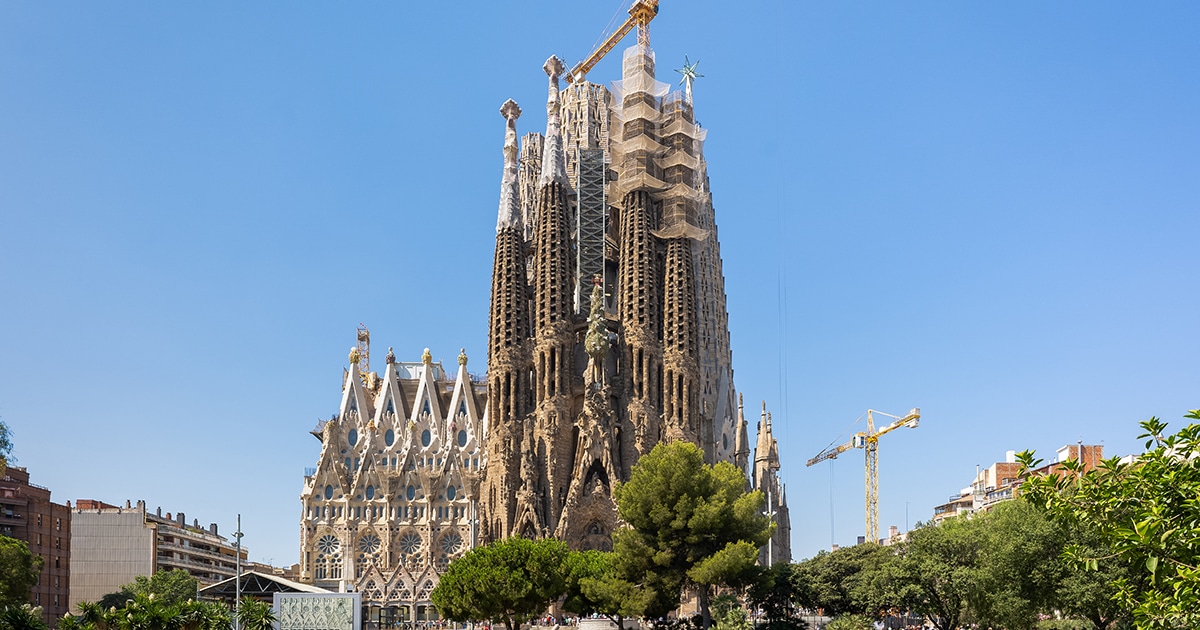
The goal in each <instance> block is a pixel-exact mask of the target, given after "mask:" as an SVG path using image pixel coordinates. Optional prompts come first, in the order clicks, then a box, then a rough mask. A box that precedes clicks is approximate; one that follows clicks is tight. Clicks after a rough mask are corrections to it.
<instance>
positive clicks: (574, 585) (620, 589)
mask: <svg viewBox="0 0 1200 630" xmlns="http://www.w3.org/2000/svg"><path fill="white" fill-rule="evenodd" d="M615 562H616V554H615V553H613V552H603V551H595V550H590V551H572V552H570V553H568V554H567V562H566V574H567V596H566V598H565V599H564V600H563V610H565V611H567V612H570V613H575V614H577V615H582V616H588V615H592V614H598V615H601V616H604V617H607V618H608V619H610V620H611V621H612V622H613V623H614V624H616V625H617V627H618V628H620V627H622V623H623V620H624V619H625V618H627V617H635V616H637V615H638V614H640V611H641V610H643V609H644V608H645V606H646V597H645V594H644V593H643V592H642V591H641V589H639V588H638V587H637V585H635V584H633V583H632V582H629V581H628V580H625V579H623V578H621V577H620V576H619V575H617V571H616V565H615Z"/></svg>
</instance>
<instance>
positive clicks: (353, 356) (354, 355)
mask: <svg viewBox="0 0 1200 630" xmlns="http://www.w3.org/2000/svg"><path fill="white" fill-rule="evenodd" d="M361 360H362V355H361V354H359V353H358V346H354V347H353V348H350V365H358V362H359V361H361Z"/></svg>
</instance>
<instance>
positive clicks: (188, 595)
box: [120, 569, 200, 606]
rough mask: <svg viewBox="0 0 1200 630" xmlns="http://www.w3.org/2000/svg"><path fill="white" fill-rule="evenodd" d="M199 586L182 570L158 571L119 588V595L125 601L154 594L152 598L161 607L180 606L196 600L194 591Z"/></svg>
mask: <svg viewBox="0 0 1200 630" xmlns="http://www.w3.org/2000/svg"><path fill="white" fill-rule="evenodd" d="M199 586H200V582H199V580H197V579H196V578H194V577H192V574H190V573H188V572H187V571H185V570H184V569H174V570H171V571H159V572H158V573H155V574H154V575H151V576H149V577H146V576H144V575H139V576H137V577H136V578H134V580H133V581H132V582H130V583H129V584H125V585H123V586H121V591H120V592H121V594H123V595H125V597H126V598H127V599H133V598H134V596H136V595H150V594H151V593H153V594H154V598H155V599H156V600H157V601H158V603H159V604H161V605H163V606H173V605H175V604H182V603H183V602H186V601H188V600H189V599H196V591H197V589H198V588H199Z"/></svg>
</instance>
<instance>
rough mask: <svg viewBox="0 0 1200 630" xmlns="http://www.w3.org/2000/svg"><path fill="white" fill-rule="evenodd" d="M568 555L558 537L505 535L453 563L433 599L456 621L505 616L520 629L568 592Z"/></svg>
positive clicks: (511, 628)
mask: <svg viewBox="0 0 1200 630" xmlns="http://www.w3.org/2000/svg"><path fill="white" fill-rule="evenodd" d="M566 557H567V546H566V545H565V544H563V543H562V541H559V540H554V539H542V540H527V539H524V538H520V537H513V538H506V539H504V540H500V541H497V542H494V543H492V544H490V545H486V546H484V547H477V548H475V549H472V550H471V551H469V552H467V554H466V555H464V556H463V557H461V558H459V559H457V560H455V561H454V562H451V563H450V566H449V567H448V568H447V569H446V572H445V573H443V574H442V577H441V579H440V581H439V582H438V585H437V587H436V588H434V589H433V593H432V594H431V596H430V598H431V599H432V600H433V605H434V606H436V607H437V609H438V613H439V614H441V615H442V617H445V618H446V619H449V620H451V621H459V622H463V621H479V620H484V619H501V620H503V621H504V625H505V627H507V628H508V630H517V627H518V626H519V625H520V624H522V623H524V622H526V621H529V620H530V619H533V618H534V617H536V616H537V615H538V614H539V613H541V612H542V611H544V610H546V608H547V606H549V605H550V602H552V601H554V600H556V599H558V598H559V597H560V596H562V595H563V594H564V593H565V592H566V580H565V578H564V574H565V571H564V566H563V565H564V563H565V561H566Z"/></svg>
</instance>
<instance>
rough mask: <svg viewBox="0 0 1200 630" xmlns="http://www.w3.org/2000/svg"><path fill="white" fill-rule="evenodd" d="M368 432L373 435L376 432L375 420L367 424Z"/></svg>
mask: <svg viewBox="0 0 1200 630" xmlns="http://www.w3.org/2000/svg"><path fill="white" fill-rule="evenodd" d="M367 430H368V431H370V432H371V433H374V432H375V421H374V420H372V421H370V422H368V423H367Z"/></svg>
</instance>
